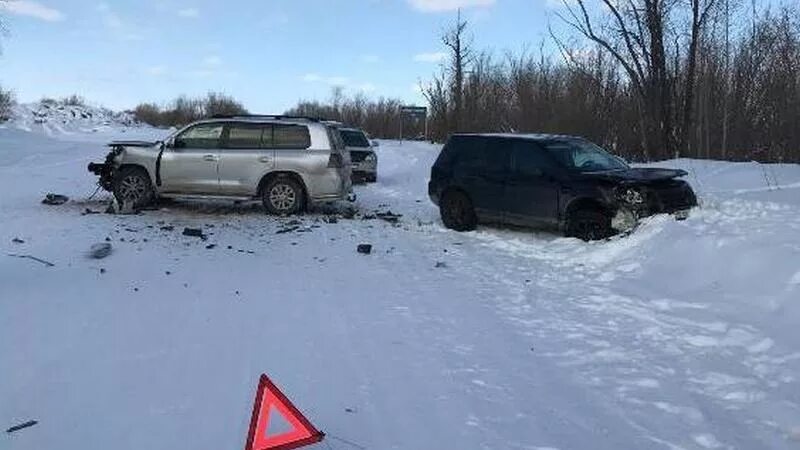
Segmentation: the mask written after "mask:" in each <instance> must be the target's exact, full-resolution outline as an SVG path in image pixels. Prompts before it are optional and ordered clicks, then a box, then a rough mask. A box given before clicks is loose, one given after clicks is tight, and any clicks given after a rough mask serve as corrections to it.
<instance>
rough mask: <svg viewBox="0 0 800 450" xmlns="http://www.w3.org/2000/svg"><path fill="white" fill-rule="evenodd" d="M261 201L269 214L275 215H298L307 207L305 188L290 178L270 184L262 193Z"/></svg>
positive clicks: (279, 178) (280, 179)
mask: <svg viewBox="0 0 800 450" xmlns="http://www.w3.org/2000/svg"><path fill="white" fill-rule="evenodd" d="M261 200H262V202H263V203H264V208H266V210H267V212H269V213H270V214H275V215H291V214H297V213H298V212H300V211H302V210H303V207H304V206H305V195H304V191H303V187H302V186H301V185H300V183H298V182H297V181H295V180H294V179H292V178H290V177H278V178H275V179H273V180H271V181H270V182H268V183H267V184H266V185H265V186H264V188H263V189H262V191H261Z"/></svg>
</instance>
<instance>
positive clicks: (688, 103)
mask: <svg viewBox="0 0 800 450" xmlns="http://www.w3.org/2000/svg"><path fill="white" fill-rule="evenodd" d="M714 1H715V0H689V2H690V4H691V9H692V23H691V37H690V40H689V54H688V56H687V58H686V59H687V66H686V85H685V86H684V96H683V127H682V129H681V140H680V143H679V146H678V148H679V150H688V146H689V133H690V132H691V129H692V107H693V106H694V91H695V85H694V83H695V78H696V76H697V49H698V45H699V41H700V37H701V36H702V32H703V29H704V28H705V26H706V23H707V22H708V16H709V13H710V11H711V8H713V7H714ZM701 4H702V5H701Z"/></svg>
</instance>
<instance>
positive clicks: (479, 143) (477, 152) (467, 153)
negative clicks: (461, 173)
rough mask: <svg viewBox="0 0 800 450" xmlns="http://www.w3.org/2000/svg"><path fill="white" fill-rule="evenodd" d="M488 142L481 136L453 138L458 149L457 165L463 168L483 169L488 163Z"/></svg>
mask: <svg viewBox="0 0 800 450" xmlns="http://www.w3.org/2000/svg"><path fill="white" fill-rule="evenodd" d="M485 144H486V142H485V141H484V140H483V139H480V138H472V137H459V138H453V144H452V145H453V146H454V147H455V148H456V149H457V150H458V151H457V154H456V155H457V156H456V165H457V166H459V167H463V168H471V169H481V168H483V167H484V166H485V163H486V152H485V149H486V145H485Z"/></svg>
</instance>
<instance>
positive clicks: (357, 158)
mask: <svg viewBox="0 0 800 450" xmlns="http://www.w3.org/2000/svg"><path fill="white" fill-rule="evenodd" d="M369 153H370V152H361V151H357V150H356V151H353V150H350V160H351V161H353V162H354V163H359V162H361V161H364V159H366V158H367V155H369Z"/></svg>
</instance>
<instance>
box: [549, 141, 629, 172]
mask: <svg viewBox="0 0 800 450" xmlns="http://www.w3.org/2000/svg"><path fill="white" fill-rule="evenodd" d="M544 147H545V148H546V149H547V151H548V152H550V153H551V154H552V155H553V156H554V157H555V158H556V160H558V162H559V163H561V165H563V166H564V167H566V168H568V169H571V170H577V171H579V172H602V171H606V170H624V169H627V168H628V165H627V164H625V162H624V161H622V160H621V159H619V158H617V157H616V156H614V155H612V154H610V153H608V152H607V151H605V150H603V149H602V148H601V147H599V146H597V145H595V144H592V143H591V142H589V141H585V140H583V139H565V140H559V141H550V142H547V143H545V144H544Z"/></svg>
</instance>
